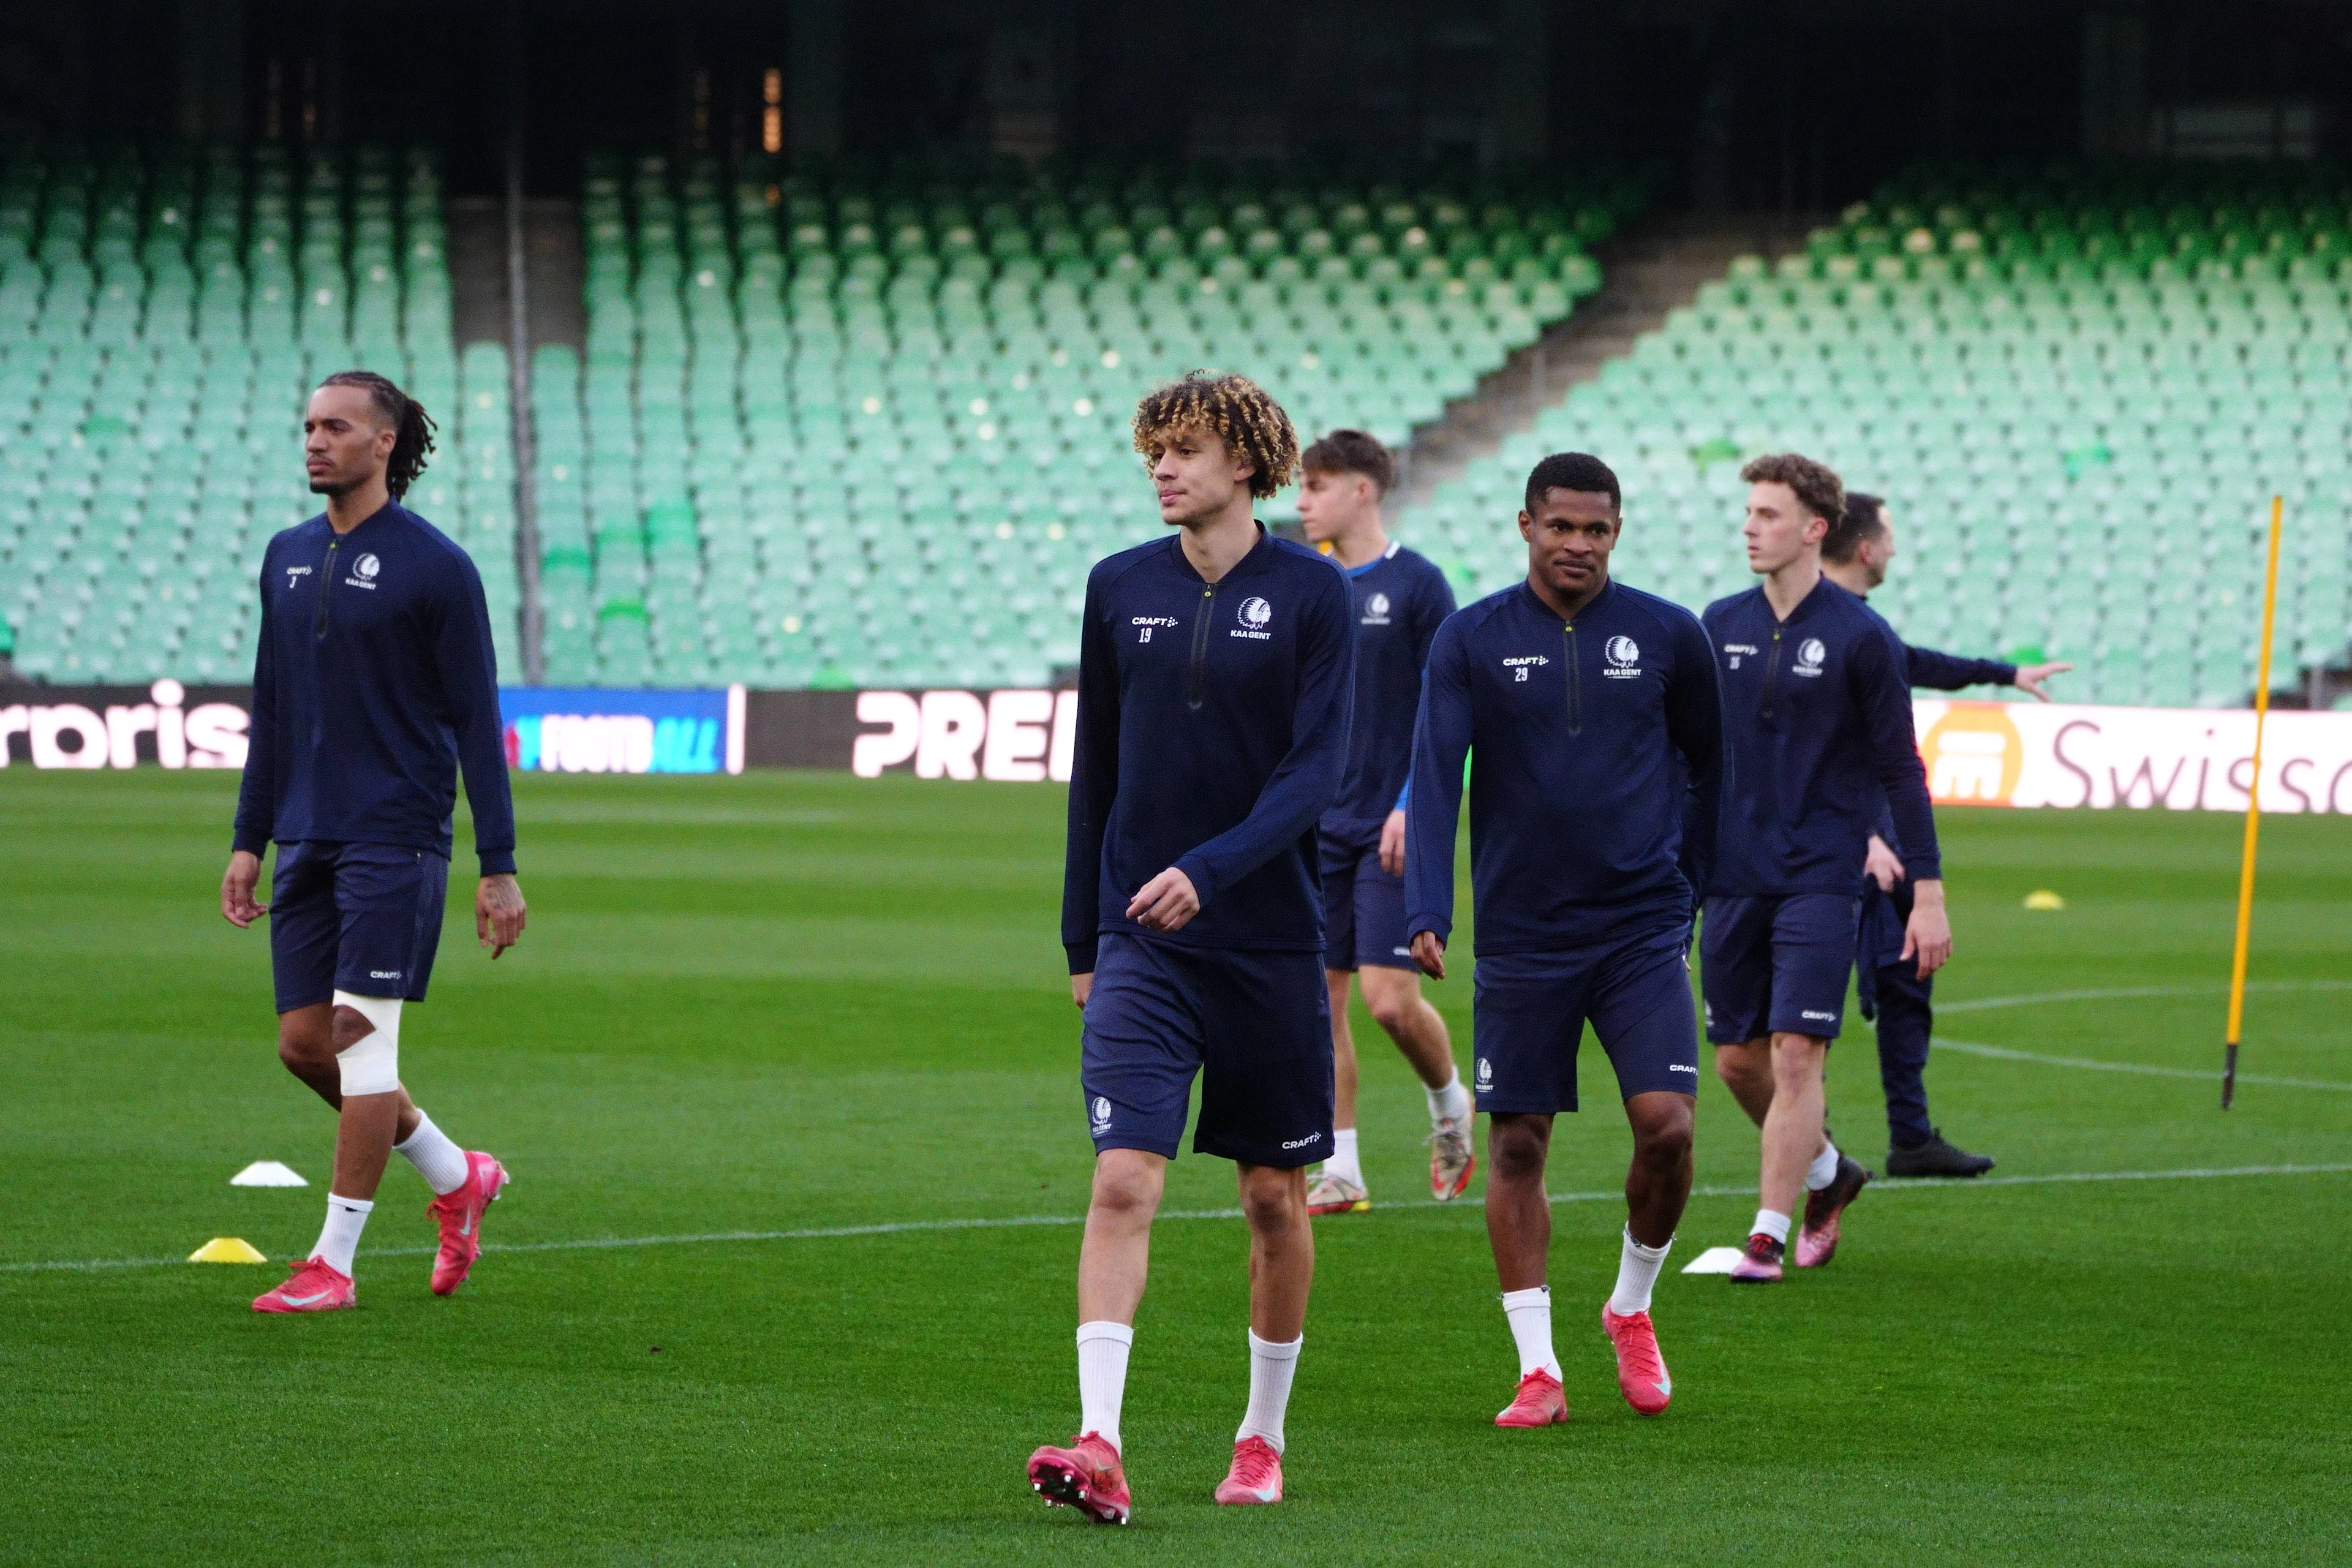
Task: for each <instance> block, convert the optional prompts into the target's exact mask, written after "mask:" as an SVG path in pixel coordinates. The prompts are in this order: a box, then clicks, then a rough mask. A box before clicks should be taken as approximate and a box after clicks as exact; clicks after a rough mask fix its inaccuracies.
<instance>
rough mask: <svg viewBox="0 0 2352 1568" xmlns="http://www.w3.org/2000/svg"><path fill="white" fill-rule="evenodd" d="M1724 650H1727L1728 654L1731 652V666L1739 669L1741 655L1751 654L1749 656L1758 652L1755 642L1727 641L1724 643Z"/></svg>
mask: <svg viewBox="0 0 2352 1568" xmlns="http://www.w3.org/2000/svg"><path fill="white" fill-rule="evenodd" d="M1723 651H1724V652H1726V653H1727V654H1729V655H1730V656H1731V663H1730V666H1729V668H1733V669H1738V668H1739V660H1740V658H1741V656H1742V655H1749V656H1752V655H1754V653H1755V652H1756V645H1755V644H1754V643H1745V642H1727V643H1725V644H1724V645H1723Z"/></svg>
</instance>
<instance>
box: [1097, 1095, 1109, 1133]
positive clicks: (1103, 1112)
mask: <svg viewBox="0 0 2352 1568" xmlns="http://www.w3.org/2000/svg"><path fill="white" fill-rule="evenodd" d="M1094 1123H1095V1131H1097V1132H1108V1131H1110V1101H1109V1100H1105V1099H1104V1098H1103V1097H1102V1096H1101V1095H1099V1094H1098V1095H1096V1096H1095V1103H1094Z"/></svg>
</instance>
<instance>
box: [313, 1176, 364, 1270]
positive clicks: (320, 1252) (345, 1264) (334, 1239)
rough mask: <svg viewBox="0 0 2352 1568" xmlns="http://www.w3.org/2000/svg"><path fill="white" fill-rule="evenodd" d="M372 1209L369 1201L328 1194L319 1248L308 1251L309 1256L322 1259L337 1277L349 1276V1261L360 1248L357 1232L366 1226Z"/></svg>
mask: <svg viewBox="0 0 2352 1568" xmlns="http://www.w3.org/2000/svg"><path fill="white" fill-rule="evenodd" d="M374 1207H375V1200H374V1199H373V1198H346V1197H342V1196H340V1195H338V1194H333V1193H329V1194H327V1225H326V1228H325V1229H323V1230H321V1231H320V1232H319V1245H318V1246H316V1247H312V1248H311V1249H310V1256H311V1257H313V1258H323V1259H325V1260H326V1264H327V1267H328V1268H332V1269H333V1270H334V1271H335V1272H336V1273H338V1274H344V1275H348V1274H350V1273H351V1271H352V1257H353V1255H355V1254H356V1253H357V1252H358V1251H359V1249H360V1232H361V1231H362V1229H363V1228H365V1227H366V1225H367V1216H368V1211H369V1210H371V1209H373V1208H374Z"/></svg>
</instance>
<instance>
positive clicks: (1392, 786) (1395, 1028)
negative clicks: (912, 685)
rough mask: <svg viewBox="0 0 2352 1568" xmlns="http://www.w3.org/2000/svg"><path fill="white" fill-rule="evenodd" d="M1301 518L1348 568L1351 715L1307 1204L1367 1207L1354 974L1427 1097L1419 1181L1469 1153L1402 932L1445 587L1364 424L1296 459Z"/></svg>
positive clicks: (1441, 1038) (1455, 1166)
mask: <svg viewBox="0 0 2352 1568" xmlns="http://www.w3.org/2000/svg"><path fill="white" fill-rule="evenodd" d="M1299 466H1300V468H1302V469H1303V470H1304V471H1305V474H1306V482H1305V483H1304V484H1303V485H1302V486H1301V487H1300V489H1299V495H1298V521H1299V525H1300V526H1301V527H1302V528H1304V529H1305V530H1306V532H1307V542H1309V543H1312V544H1315V545H1317V546H1318V547H1320V548H1322V549H1324V550H1327V551H1328V552H1330V555H1331V558H1332V559H1333V560H1335V561H1337V562H1338V563H1339V564H1340V565H1341V566H1342V567H1343V568H1345V569H1346V571H1347V574H1348V588H1349V595H1350V597H1351V600H1352V606H1353V616H1354V620H1355V626H1356V717H1355V722H1354V724H1353V726H1352V727H1351V728H1350V730H1349V740H1348V773H1347V776H1346V777H1345V778H1344V779H1343V780H1342V781H1341V783H1340V784H1339V799H1337V800H1335V801H1333V802H1332V803H1331V809H1330V810H1328V811H1327V812H1325V813H1324V814H1323V822H1322V826H1321V829H1320V838H1321V852H1322V859H1323V942H1324V949H1323V971H1324V979H1325V980H1326V981H1327V982H1328V984H1329V985H1330V990H1331V1055H1332V1061H1333V1066H1334V1068H1335V1072H1334V1079H1335V1083H1336V1087H1337V1095H1336V1100H1335V1104H1336V1107H1337V1109H1336V1111H1335V1114H1334V1117H1333V1122H1334V1125H1333V1127H1332V1131H1331V1141H1332V1143H1333V1145H1334V1147H1333V1148H1332V1151H1331V1157H1330V1158H1329V1159H1328V1160H1326V1161H1324V1162H1323V1168H1322V1169H1321V1170H1320V1171H1318V1172H1317V1173H1316V1175H1315V1180H1314V1182H1313V1183H1312V1184H1309V1185H1308V1187H1307V1213H1309V1214H1317V1215H1324V1214H1351V1213H1360V1212H1361V1211H1363V1210H1365V1209H1369V1208H1370V1207H1371V1206H1372V1202H1371V1195H1370V1191H1369V1190H1368V1188H1367V1186H1366V1184H1365V1182H1364V1169H1363V1165H1362V1163H1361V1161H1360V1159H1359V1157H1358V1154H1357V1150H1356V1041H1355V1037H1354V1036H1353V1035H1352V1034H1351V1033H1350V1032H1349V1028H1348V984H1349V981H1350V980H1354V979H1357V978H1358V976H1359V975H1360V977H1361V980H1360V984H1361V985H1362V987H1363V993H1364V1007H1365V1010H1366V1011H1368V1012H1370V1014H1371V1016H1372V1021H1373V1022H1374V1023H1377V1024H1378V1025H1380V1026H1381V1028H1383V1029H1385V1030H1387V1031H1388V1035H1389V1037H1390V1038H1391V1039H1392V1040H1394V1041H1395V1042H1396V1043H1397V1049H1399V1050H1400V1051H1402V1052H1403V1053H1404V1059H1405V1060H1406V1061H1407V1062H1409V1063H1411V1064H1412V1070H1413V1071H1414V1073H1415V1074H1417V1075H1418V1076H1419V1077H1420V1079H1421V1085H1422V1089H1423V1091H1424V1092H1425V1093H1426V1094H1427V1095H1428V1098H1429V1127H1430V1131H1429V1192H1430V1195H1431V1196H1432V1197H1434V1198H1435V1199H1437V1201H1438V1202H1440V1203H1444V1202H1447V1201H1448V1200H1450V1199H1453V1198H1455V1197H1458V1196H1460V1195H1461V1194H1462V1190H1463V1189H1464V1188H1465V1187H1467V1186H1468V1185H1469V1184H1470V1175H1471V1172H1472V1170H1473V1169H1474V1168H1475V1164H1476V1161H1475V1159H1474V1158H1473V1156H1472V1152H1471V1142H1470V1123H1471V1116H1472V1107H1471V1103H1470V1091H1469V1090H1468V1089H1465V1088H1464V1087H1463V1085H1462V1075H1461V1074H1460V1073H1458V1072H1456V1071H1455V1070H1454V1042H1453V1041H1452V1040H1451V1039H1450V1038H1449V1037H1447V1035H1446V1032H1445V1020H1444V1018H1442V1017H1440V1016H1438V1013H1437V1009H1436V1008H1434V1007H1433V1006H1431V1005H1429V1004H1428V1002H1427V1001H1425V1000H1424V999H1423V996H1422V994H1421V972H1420V971H1419V970H1418V969H1415V968H1414V967H1413V963H1412V947H1411V945H1410V943H1409V942H1408V941H1407V939H1406V935H1405V929H1404V806H1405V782H1406V779H1407V778H1408V776H1409V775H1410V774H1411V773H1412V721H1413V714H1414V712H1415V711H1416V710H1419V708H1420V707H1421V672H1422V667H1423V666H1424V665H1426V664H1427V663H1428V662H1429V642H1430V639H1431V638H1432V637H1435V636H1436V635H1437V627H1438V623H1440V622H1441V621H1443V620H1444V619H1445V617H1446V616H1450V615H1452V614H1453V613H1454V590H1453V588H1452V587H1451V586H1450V585H1449V584H1447V583H1446V581H1445V574H1444V573H1443V572H1441V571H1439V570H1438V569H1437V567H1436V565H1435V563H1433V562H1431V561H1430V560H1429V558H1428V557H1427V556H1424V555H1417V554H1415V553H1414V552H1412V551H1410V550H1407V549H1406V548H1404V546H1402V545H1401V544H1399V543H1398V542H1396V541H1394V540H1392V539H1391V538H1390V537H1389V536H1388V530H1387V529H1386V528H1385V527H1384V526H1382V523H1381V497H1382V496H1384V495H1386V494H1387V493H1388V489H1389V487H1390V486H1391V485H1392V484H1394V483H1395V482H1396V459H1395V458H1392V457H1391V456H1390V455H1389V449H1388V448H1387V447H1383V446H1381V444H1380V442H1379V441H1378V440H1376V439H1374V438H1373V437H1370V436H1368V435H1366V434H1365V433H1364V432H1363V431H1361V430H1334V431H1332V432H1331V433H1330V434H1329V435H1328V436H1326V437H1323V438H1322V439H1321V440H1319V441H1318V442H1316V443H1315V444H1314V445H1313V446H1311V447H1307V451H1306V453H1305V454H1304V456H1302V457H1301V458H1300V459H1299Z"/></svg>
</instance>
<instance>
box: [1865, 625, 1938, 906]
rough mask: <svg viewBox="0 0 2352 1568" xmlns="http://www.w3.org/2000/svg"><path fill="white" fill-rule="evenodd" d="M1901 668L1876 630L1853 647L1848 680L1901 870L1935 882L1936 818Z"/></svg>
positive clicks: (1887, 634)
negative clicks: (1899, 846)
mask: <svg viewBox="0 0 2352 1568" xmlns="http://www.w3.org/2000/svg"><path fill="white" fill-rule="evenodd" d="M1851 668H1852V670H1853V674H1852V677H1851V679H1853V694H1854V704H1855V707H1856V709H1857V710H1859V711H1860V712H1861V714H1862V720H1863V725H1864V732H1865V734H1866V736H1867V739H1868V742H1869V747H1870V756H1871V761H1872V763H1873V765H1874V767H1875V768H1876V770H1877V773H1878V781H1879V784H1880V786H1881V787H1882V788H1883V789H1885V792H1886V806H1887V810H1888V812H1889V813H1890V814H1891V815H1892V816H1893V817H1894V819H1895V832H1896V834H1897V835H1899V836H1900V837H1901V840H1902V844H1903V863H1904V866H1905V868H1906V869H1907V870H1908V871H1909V873H1910V875H1911V878H1912V879H1913V880H1914V881H1919V880H1927V879H1936V878H1940V877H1941V876H1943V874H1944V869H1943V857H1942V852H1941V851H1940V850H1939V849H1938V848H1937V844H1936V814H1935V811H1934V809H1933V808H1932V806H1931V805H1930V804H1929V801H1928V797H1927V769H1926V768H1925V767H1923V766H1922V765H1921V764H1920V762H1919V738H1918V731H1917V729H1916V726H1915V724H1914V721H1913V719H1912V714H1911V689H1910V684H1909V682H1908V681H1907V680H1906V679H1905V676H1906V673H1907V670H1906V659H1905V657H1904V650H1903V645H1902V643H1901V642H1899V641H1897V640H1896V638H1895V634H1894V632H1892V631H1891V630H1887V629H1885V628H1884V627H1881V628H1880V629H1879V632H1878V635H1877V636H1875V637H1863V638H1861V639H1860V640H1859V641H1857V642H1856V644H1855V645H1854V658H1853V664H1852V667H1851Z"/></svg>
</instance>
